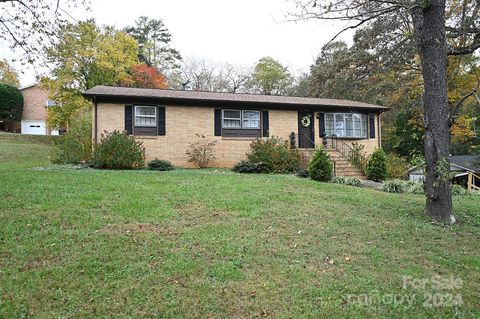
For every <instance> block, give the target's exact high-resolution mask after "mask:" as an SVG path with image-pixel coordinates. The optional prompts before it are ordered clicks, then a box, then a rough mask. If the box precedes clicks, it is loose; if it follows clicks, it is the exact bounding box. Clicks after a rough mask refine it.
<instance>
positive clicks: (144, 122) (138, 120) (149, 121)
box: [135, 116, 156, 126]
mask: <svg viewBox="0 0 480 319" xmlns="http://www.w3.org/2000/svg"><path fill="white" fill-rule="evenodd" d="M135 125H138V126H156V124H155V117H145V116H135Z"/></svg>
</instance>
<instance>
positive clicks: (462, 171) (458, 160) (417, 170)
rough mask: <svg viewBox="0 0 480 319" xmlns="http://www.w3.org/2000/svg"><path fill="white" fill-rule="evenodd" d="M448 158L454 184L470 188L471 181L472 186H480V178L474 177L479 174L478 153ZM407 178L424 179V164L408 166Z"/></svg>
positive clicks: (479, 160) (413, 179)
mask: <svg viewBox="0 0 480 319" xmlns="http://www.w3.org/2000/svg"><path fill="white" fill-rule="evenodd" d="M448 160H449V161H450V171H451V172H452V173H453V182H454V183H455V184H460V185H463V186H465V187H468V188H470V187H469V184H470V186H471V185H472V183H473V185H474V186H475V185H477V186H480V179H479V178H477V177H475V175H477V176H478V175H480V155H451V156H449V158H448ZM472 174H473V175H472ZM469 176H470V177H469ZM408 178H409V180H411V181H417V182H419V181H423V180H424V179H425V164H422V165H418V166H415V167H412V168H410V169H409V170H408ZM469 178H470V179H469Z"/></svg>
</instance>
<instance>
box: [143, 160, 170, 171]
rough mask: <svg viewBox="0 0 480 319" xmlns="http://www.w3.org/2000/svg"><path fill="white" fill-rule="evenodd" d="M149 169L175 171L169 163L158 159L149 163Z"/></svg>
mask: <svg viewBox="0 0 480 319" xmlns="http://www.w3.org/2000/svg"><path fill="white" fill-rule="evenodd" d="M148 169H150V170H152V171H171V170H173V169H175V167H173V165H172V163H170V162H169V161H164V160H159V159H158V158H156V159H154V160H151V161H150V162H148Z"/></svg>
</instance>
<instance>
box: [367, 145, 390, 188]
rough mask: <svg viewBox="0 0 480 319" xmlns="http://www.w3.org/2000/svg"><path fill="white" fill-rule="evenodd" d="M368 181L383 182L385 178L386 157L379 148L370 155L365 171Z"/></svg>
mask: <svg viewBox="0 0 480 319" xmlns="http://www.w3.org/2000/svg"><path fill="white" fill-rule="evenodd" d="M365 173H366V174H367V177H368V179H370V180H372V181H376V182H379V181H383V180H385V179H386V178H387V157H386V155H385V152H384V151H383V149H381V148H377V149H375V150H374V151H373V153H372V155H370V157H369V159H368V162H367V166H366V169H365Z"/></svg>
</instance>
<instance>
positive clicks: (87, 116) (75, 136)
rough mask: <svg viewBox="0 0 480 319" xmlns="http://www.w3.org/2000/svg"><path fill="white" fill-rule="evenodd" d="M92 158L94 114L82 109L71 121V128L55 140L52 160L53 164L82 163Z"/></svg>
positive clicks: (51, 153)
mask: <svg viewBox="0 0 480 319" xmlns="http://www.w3.org/2000/svg"><path fill="white" fill-rule="evenodd" d="M91 159H92V114H91V111H90V110H80V111H79V112H78V113H77V114H76V115H75V116H74V117H73V120H72V121H71V122H70V127H69V130H68V132H67V133H66V134H64V135H62V136H60V137H59V138H58V139H57V140H56V141H54V142H53V147H52V149H51V151H50V161H51V162H52V163H53V164H81V163H88V162H90V160H91Z"/></svg>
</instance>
